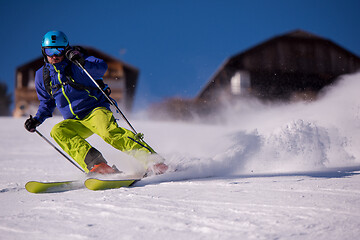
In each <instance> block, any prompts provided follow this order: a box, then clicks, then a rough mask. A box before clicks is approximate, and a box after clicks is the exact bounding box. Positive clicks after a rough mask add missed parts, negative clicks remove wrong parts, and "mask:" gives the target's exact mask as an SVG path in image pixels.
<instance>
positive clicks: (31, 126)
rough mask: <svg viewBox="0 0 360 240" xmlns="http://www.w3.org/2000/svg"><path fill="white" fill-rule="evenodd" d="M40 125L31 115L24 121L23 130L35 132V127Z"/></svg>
mask: <svg viewBox="0 0 360 240" xmlns="http://www.w3.org/2000/svg"><path fill="white" fill-rule="evenodd" d="M40 124H41V123H40V122H39V121H38V120H36V119H35V118H33V117H32V116H31V115H30V117H29V118H28V119H27V120H26V121H25V124H24V125H25V129H26V130H28V131H29V132H35V130H36V127H37V126H39V125H40Z"/></svg>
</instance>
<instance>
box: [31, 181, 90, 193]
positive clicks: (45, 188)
mask: <svg viewBox="0 0 360 240" xmlns="http://www.w3.org/2000/svg"><path fill="white" fill-rule="evenodd" d="M81 187H83V185H82V183H81V182H79V181H61V182H38V181H30V182H27V183H26V184H25V189H26V190H27V191H28V192H30V193H53V192H65V191H69V190H75V189H79V188H81Z"/></svg>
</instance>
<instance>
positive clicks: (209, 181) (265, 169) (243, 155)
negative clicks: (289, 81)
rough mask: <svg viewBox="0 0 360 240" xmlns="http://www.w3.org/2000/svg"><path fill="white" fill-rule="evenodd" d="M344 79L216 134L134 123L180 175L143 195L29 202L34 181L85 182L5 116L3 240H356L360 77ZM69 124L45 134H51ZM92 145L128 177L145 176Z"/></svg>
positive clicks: (229, 116) (56, 196) (243, 112)
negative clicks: (310, 98) (310, 99)
mask: <svg viewBox="0 0 360 240" xmlns="http://www.w3.org/2000/svg"><path fill="white" fill-rule="evenodd" d="M343 78H344V80H343V81H340V83H339V84H337V85H336V86H335V87H332V88H330V89H328V90H327V91H326V93H324V96H323V97H322V98H321V99H319V100H318V101H317V102H314V103H306V104H305V103H296V104H291V105H277V106H267V105H264V104H260V103H259V102H257V101H254V100H253V101H249V102H246V103H243V104H242V105H239V106H236V108H235V109H234V108H233V109H231V110H230V109H224V110H223V111H224V112H223V116H226V117H224V118H222V119H217V123H216V124H200V123H198V122H196V121H195V122H193V123H180V122H165V121H164V122H147V121H143V120H137V121H136V120H133V121H132V122H134V126H135V127H136V128H137V129H138V130H139V129H141V132H144V133H145V138H146V140H147V142H148V143H149V144H150V145H152V146H153V147H154V148H155V149H156V150H157V151H158V152H159V153H160V154H161V155H162V156H164V157H165V159H166V162H167V163H168V164H169V165H170V166H171V168H172V170H174V169H177V171H176V172H170V173H167V174H164V175H161V176H153V177H149V178H146V179H144V180H142V181H140V182H138V183H136V185H135V187H133V188H121V189H114V190H107V191H96V192H94V191H89V190H87V189H85V188H79V189H76V190H71V191H64V192H60V193H47V194H30V193H28V192H27V191H26V190H25V188H24V185H25V183H26V182H27V181H29V180H48V181H62V180H76V179H78V180H83V179H84V176H82V173H81V172H80V171H79V170H77V169H76V168H74V167H73V166H72V165H71V164H69V163H68V162H67V160H66V159H64V158H63V157H62V156H61V155H59V154H58V153H57V152H56V151H54V149H53V148H52V147H51V146H49V145H48V144H47V143H46V142H44V141H43V140H42V139H41V138H40V137H39V136H37V135H36V134H30V133H28V132H26V130H25V129H24V127H23V124H24V121H25V118H21V119H13V118H0V131H1V136H2V137H1V139H0V146H1V149H0V154H1V163H2V168H1V170H0V171H1V174H0V236H1V239H10V240H11V239H16V240H18V239H20V240H21V239H110V238H111V239H114V238H115V239H165V238H166V239H169V238H171V239H174V240H175V239H186V238H188V239H234V238H236V239H351V240H353V239H357V238H358V236H359V234H360V226H359V225H360V209H359V203H360V186H359V181H360V175H359V174H360V160H359V156H360V153H359V147H358V146H359V144H360V134H359V133H360V132H359V130H360V99H359V98H358V89H359V87H360V86H359V85H360V75H359V74H354V75H350V76H344V77H343ZM60 120H61V119H60V118H57V117H55V118H52V119H48V120H47V121H46V122H45V123H44V124H43V125H42V126H40V127H39V128H38V129H39V131H40V132H42V133H43V134H44V135H45V136H49V132H50V130H51V127H52V126H53V125H54V124H55V123H57V122H58V121H60ZM119 123H121V121H119ZM121 124H123V123H121ZM123 126H125V125H123ZM49 139H50V137H49ZM89 141H90V142H91V143H92V144H94V145H95V146H96V147H97V148H98V149H101V150H102V152H103V154H104V156H105V157H106V159H108V161H109V162H110V163H111V164H116V165H117V166H118V167H119V168H120V169H121V170H123V171H126V172H129V173H130V174H134V173H136V172H138V171H141V166H140V164H138V163H137V162H135V161H133V160H132V159H131V158H129V157H128V156H126V155H124V154H122V153H119V152H118V151H116V150H114V149H112V148H111V147H109V146H107V145H106V144H105V143H103V142H102V140H101V139H99V138H97V137H96V136H93V137H91V138H90V139H89Z"/></svg>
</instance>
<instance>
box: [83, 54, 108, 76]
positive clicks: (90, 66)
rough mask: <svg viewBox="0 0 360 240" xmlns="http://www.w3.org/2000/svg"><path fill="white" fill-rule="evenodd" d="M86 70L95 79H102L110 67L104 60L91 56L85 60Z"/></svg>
mask: <svg viewBox="0 0 360 240" xmlns="http://www.w3.org/2000/svg"><path fill="white" fill-rule="evenodd" d="M84 68H85V69H86V70H87V71H88V72H89V73H90V75H91V76H92V77H93V78H94V79H95V80H97V79H102V77H103V76H104V74H105V72H106V70H107V68H108V65H107V64H106V62H105V61H104V60H102V59H99V58H96V57H93V56H89V57H86V58H85V65H84Z"/></svg>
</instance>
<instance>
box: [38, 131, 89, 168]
mask: <svg viewBox="0 0 360 240" xmlns="http://www.w3.org/2000/svg"><path fill="white" fill-rule="evenodd" d="M35 132H36V133H37V134H38V135H39V136H40V137H41V138H42V139H44V140H45V141H46V142H47V143H48V144H50V145H51V146H52V147H53V148H54V149H55V150H56V151H58V152H59V153H60V154H61V155H63V157H64V158H66V159H67V160H68V161H69V162H71V163H72V164H73V165H74V166H75V167H77V168H78V169H80V171H82V172H83V173H85V171H84V170H83V169H81V168H80V167H79V166H78V165H76V164H75V163H74V161H73V160H71V159H70V158H69V157H68V156H66V155H65V154H64V153H63V152H62V151H60V149H58V148H57V147H56V146H55V145H54V144H52V143H51V142H50V141H49V140H48V139H47V138H46V137H45V136H44V135H42V134H41V133H40V132H39V131H38V130H36V129H35Z"/></svg>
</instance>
